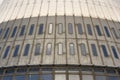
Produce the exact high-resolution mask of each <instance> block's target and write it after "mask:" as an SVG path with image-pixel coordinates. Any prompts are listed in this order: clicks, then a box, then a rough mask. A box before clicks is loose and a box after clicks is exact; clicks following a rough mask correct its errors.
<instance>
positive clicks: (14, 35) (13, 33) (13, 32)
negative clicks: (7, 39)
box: [11, 26, 17, 38]
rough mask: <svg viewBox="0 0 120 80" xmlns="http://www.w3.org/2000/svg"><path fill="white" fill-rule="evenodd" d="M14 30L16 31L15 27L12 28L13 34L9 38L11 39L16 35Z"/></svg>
mask: <svg viewBox="0 0 120 80" xmlns="http://www.w3.org/2000/svg"><path fill="white" fill-rule="evenodd" d="M16 30H17V26H16V27H14V29H13V32H12V35H11V38H13V37H14V36H15V34H16Z"/></svg>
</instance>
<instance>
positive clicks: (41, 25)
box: [0, 23, 120, 39]
mask: <svg viewBox="0 0 120 80" xmlns="http://www.w3.org/2000/svg"><path fill="white" fill-rule="evenodd" d="M17 28H18V27H17V26H16V27H14V29H13V30H12V34H11V38H13V37H14V36H15V34H16V33H17ZM63 28H64V27H63V24H62V23H59V24H58V33H59V34H62V33H63V32H64V31H63ZM82 28H83V27H82V25H81V24H80V23H79V24H77V30H78V34H80V35H82V34H83V29H82ZM95 28H96V32H97V34H98V36H102V32H101V29H100V26H99V25H96V26H95ZM34 29H35V25H34V24H32V25H31V26H30V29H29V32H28V35H33V31H34ZM43 29H44V24H40V25H39V29H38V35H40V34H43ZM48 29H49V30H48V33H49V34H52V33H53V24H52V23H51V24H49V27H48ZM25 30H26V25H23V26H22V27H21V29H20V33H19V36H23V35H25V32H26V31H25ZM104 30H105V33H106V35H107V37H111V35H110V31H109V29H108V27H107V26H104ZM111 30H112V32H113V34H114V36H115V37H116V39H118V38H119V37H120V36H119V33H118V31H117V30H115V29H114V28H112V29H111ZM2 32H3V29H0V35H1V34H2ZM73 32H74V31H73V25H72V23H69V24H68V33H69V34H73ZM87 32H88V34H89V35H91V36H92V35H93V31H92V27H91V25H90V24H87ZM9 33H10V28H7V29H6V30H5V33H4V36H3V39H5V38H7V36H8V35H9Z"/></svg>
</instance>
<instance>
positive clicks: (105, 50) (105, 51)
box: [101, 45, 108, 57]
mask: <svg viewBox="0 0 120 80" xmlns="http://www.w3.org/2000/svg"><path fill="white" fill-rule="evenodd" d="M101 47H102V51H103V54H104V56H105V57H108V52H107V49H106V47H105V45H101Z"/></svg>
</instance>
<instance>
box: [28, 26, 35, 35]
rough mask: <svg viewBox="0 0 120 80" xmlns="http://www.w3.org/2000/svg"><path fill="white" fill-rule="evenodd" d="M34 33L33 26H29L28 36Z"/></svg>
mask: <svg viewBox="0 0 120 80" xmlns="http://www.w3.org/2000/svg"><path fill="white" fill-rule="evenodd" d="M33 31H34V24H32V25H31V26H30V30H29V35H32V34H33Z"/></svg>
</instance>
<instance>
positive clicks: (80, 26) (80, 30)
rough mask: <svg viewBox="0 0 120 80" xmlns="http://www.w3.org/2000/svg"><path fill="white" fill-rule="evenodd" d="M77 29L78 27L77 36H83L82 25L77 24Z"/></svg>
mask: <svg viewBox="0 0 120 80" xmlns="http://www.w3.org/2000/svg"><path fill="white" fill-rule="evenodd" d="M77 27H78V33H79V34H83V31H82V25H81V24H77Z"/></svg>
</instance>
